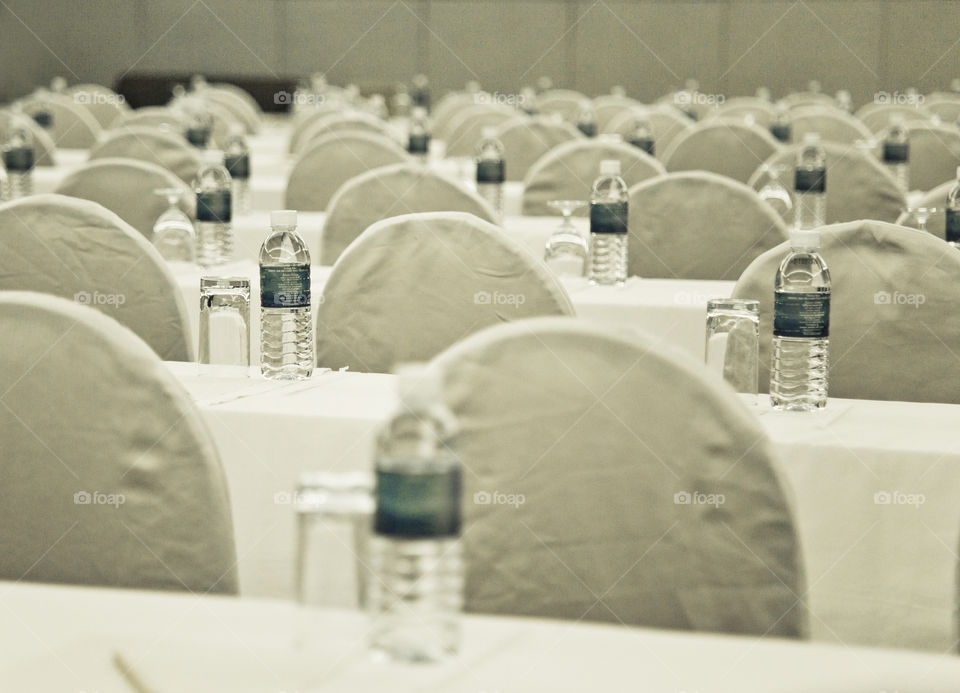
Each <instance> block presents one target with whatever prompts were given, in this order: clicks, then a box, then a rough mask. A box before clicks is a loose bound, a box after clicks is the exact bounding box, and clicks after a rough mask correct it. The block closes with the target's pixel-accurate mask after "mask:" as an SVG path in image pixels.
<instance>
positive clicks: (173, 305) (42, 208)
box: [0, 195, 194, 361]
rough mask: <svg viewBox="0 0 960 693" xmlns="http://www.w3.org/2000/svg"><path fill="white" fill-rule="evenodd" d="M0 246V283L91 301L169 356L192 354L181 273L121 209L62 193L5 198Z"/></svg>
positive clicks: (0, 287) (175, 358)
mask: <svg viewBox="0 0 960 693" xmlns="http://www.w3.org/2000/svg"><path fill="white" fill-rule="evenodd" d="M0 248H2V252H0V290H6V291H16V290H19V289H25V288H29V289H30V290H31V291H38V292H41V293H45V294H53V295H54V296H60V297H61V298H66V299H70V300H75V301H77V302H79V303H87V304H88V305H91V306H93V307H95V308H98V309H100V310H101V311H102V312H103V313H106V314H107V315H109V316H110V317H112V318H114V319H116V320H117V321H118V322H120V323H122V324H124V325H126V326H127V327H129V328H130V329H131V330H133V331H134V332H135V333H136V334H137V335H138V336H139V337H140V338H141V339H143V340H144V341H145V342H146V343H147V344H149V345H150V346H151V347H152V348H153V350H154V351H156V352H157V354H158V355H159V356H160V358H162V359H164V360H165V361H192V360H193V354H194V349H193V341H192V340H191V339H190V338H189V337H188V335H189V323H188V319H187V312H186V308H185V307H184V305H183V299H182V297H181V293H180V291H179V289H178V288H177V283H176V280H175V279H174V278H173V275H172V274H170V270H169V269H168V267H167V264H166V263H165V262H164V261H163V259H162V258H161V257H160V255H159V254H158V253H157V252H156V250H154V248H153V246H152V245H150V244H149V243H148V242H147V241H145V240H144V238H143V236H141V235H140V234H138V233H137V232H136V231H134V229H132V228H131V227H130V226H129V225H127V224H126V223H125V222H123V220H121V219H120V217H118V216H117V215H116V214H114V213H112V212H110V211H108V210H106V209H104V208H103V207H101V206H100V205H98V204H94V203H93V202H87V201H86V200H77V199H74V198H72V197H63V196H61V195H31V196H30V197H25V198H21V199H18V200H14V201H12V202H7V203H6V204H3V205H0ZM118 296H122V297H123V298H116V297H118ZM111 297H113V298H111Z"/></svg>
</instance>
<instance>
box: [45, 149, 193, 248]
mask: <svg viewBox="0 0 960 693" xmlns="http://www.w3.org/2000/svg"><path fill="white" fill-rule="evenodd" d="M159 188H180V189H181V190H183V192H184V202H183V203H182V205H183V208H184V211H187V212H188V213H189V211H188V210H190V205H189V200H190V195H189V193H190V187H189V186H188V185H187V184H186V183H184V182H183V181H182V180H180V179H179V178H177V177H176V176H175V175H174V174H173V173H171V172H170V171H168V170H167V169H165V168H162V167H160V166H157V165H156V164H151V163H147V162H146V161H137V160H135V159H96V160H94V161H90V162H88V163H86V164H84V165H83V166H81V167H80V168H78V169H76V170H74V171H73V172H71V173H70V174H69V175H67V176H66V177H65V178H64V179H63V180H62V181H60V184H59V185H58V186H57V189H56V190H54V192H56V193H59V194H60V195H70V196H71V197H79V198H81V199H83V200H92V201H94V202H97V203H99V204H101V205H103V206H104V207H106V208H107V209H109V210H110V211H111V212H114V213H116V214H117V215H118V216H119V217H120V218H121V219H123V220H124V221H125V222H127V223H128V224H130V226H132V227H133V228H135V229H136V230H137V231H139V232H140V233H142V234H143V236H144V238H146V239H148V240H150V239H152V238H153V225H154V224H155V223H156V221H157V219H158V218H159V217H160V215H161V214H163V213H164V212H165V211H166V210H167V201H166V200H165V199H164V198H162V197H160V196H159V195H157V194H155V193H154V190H157V189H159Z"/></svg>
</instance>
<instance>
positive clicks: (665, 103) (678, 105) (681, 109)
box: [657, 90, 717, 123]
mask: <svg viewBox="0 0 960 693" xmlns="http://www.w3.org/2000/svg"><path fill="white" fill-rule="evenodd" d="M657 105H658V106H661V107H663V108H672V109H674V110H675V111H676V112H677V113H680V114H682V115H683V117H685V118H686V119H687V120H689V121H690V122H691V123H694V122H697V121H700V120H706V119H707V118H709V117H711V116H712V115H713V114H715V113H716V112H717V104H716V103H713V102H708V100H706V99H693V98H691V95H690V94H689V93H688V92H687V91H686V90H682V91H674V92H670V93H669V94H664V95H663V96H661V97H660V98H659V99H657ZM690 113H692V114H693V115H695V116H696V120H694V119H693V118H692V117H691V116H690V115H689V114H690Z"/></svg>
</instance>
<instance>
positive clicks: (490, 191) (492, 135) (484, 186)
mask: <svg viewBox="0 0 960 693" xmlns="http://www.w3.org/2000/svg"><path fill="white" fill-rule="evenodd" d="M496 133H497V129H496V128H495V127H485V128H483V130H482V139H481V140H480V144H479V146H478V147H477V192H478V193H479V194H480V197H482V198H483V199H484V200H486V201H487V202H489V203H490V206H491V207H493V210H494V212H496V214H497V218H498V219H502V218H503V182H504V180H506V175H507V173H506V170H507V167H506V164H505V163H504V160H503V145H502V144H500V140H498V139H497V138H496Z"/></svg>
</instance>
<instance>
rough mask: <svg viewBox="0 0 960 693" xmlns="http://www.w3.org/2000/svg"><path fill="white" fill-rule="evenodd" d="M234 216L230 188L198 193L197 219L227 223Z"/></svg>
mask: <svg viewBox="0 0 960 693" xmlns="http://www.w3.org/2000/svg"><path fill="white" fill-rule="evenodd" d="M232 218H233V204H232V201H231V195H230V191H229V190H214V191H210V192H199V193H197V221H210V222H214V223H217V224H225V223H227V222H229V221H230V219H232Z"/></svg>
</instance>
